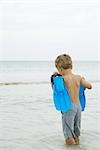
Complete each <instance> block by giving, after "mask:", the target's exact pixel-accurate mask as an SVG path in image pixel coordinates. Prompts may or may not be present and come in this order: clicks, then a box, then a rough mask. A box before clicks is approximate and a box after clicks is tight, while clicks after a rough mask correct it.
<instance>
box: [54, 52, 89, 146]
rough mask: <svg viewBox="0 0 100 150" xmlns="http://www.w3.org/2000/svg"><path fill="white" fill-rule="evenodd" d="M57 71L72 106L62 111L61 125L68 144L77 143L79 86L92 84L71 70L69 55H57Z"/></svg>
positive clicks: (78, 131) (78, 133) (79, 122)
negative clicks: (61, 77)
mask: <svg viewBox="0 0 100 150" xmlns="http://www.w3.org/2000/svg"><path fill="white" fill-rule="evenodd" d="M55 66H56V68H57V70H58V72H55V73H54V74H57V73H59V74H60V75H62V76H63V78H64V82H65V85H66V88H67V89H68V92H69V95H70V99H71V102H72V108H71V110H70V111H68V112H64V113H62V126H63V132H64V137H65V141H66V143H67V144H68V145H72V144H79V136H80V125H81V106H80V102H79V88H80V84H82V85H83V86H84V87H85V88H88V89H91V88H92V85H91V84H90V83H89V82H87V81H86V80H85V79H84V78H83V77H81V76H80V75H76V74H74V73H73V72H72V60H71V57H70V56H69V55H66V54H62V55H59V56H58V57H57V58H56V60H55Z"/></svg>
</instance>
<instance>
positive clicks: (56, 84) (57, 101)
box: [51, 75, 86, 112]
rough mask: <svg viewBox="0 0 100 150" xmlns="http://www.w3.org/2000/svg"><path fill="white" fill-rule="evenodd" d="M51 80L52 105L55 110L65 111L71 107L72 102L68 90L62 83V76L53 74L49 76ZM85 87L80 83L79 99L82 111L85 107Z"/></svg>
mask: <svg viewBox="0 0 100 150" xmlns="http://www.w3.org/2000/svg"><path fill="white" fill-rule="evenodd" d="M51 82H52V86H53V100H54V105H55V107H56V109H57V110H59V111H61V112H67V111H69V110H70V109H71V107H72V103H71V99H70V96H69V93H68V90H67V88H66V86H65V84H64V80H63V77H62V76H61V75H58V76H57V75H56V76H55V75H53V76H52V77H51ZM84 90H85V88H84V87H83V86H82V85H81V86H80V91H79V100H80V104H81V108H82V111H84V109H85V104H86V99H85V93H84Z"/></svg>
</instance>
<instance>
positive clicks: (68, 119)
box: [62, 107, 76, 145]
mask: <svg viewBox="0 0 100 150" xmlns="http://www.w3.org/2000/svg"><path fill="white" fill-rule="evenodd" d="M73 109H74V107H72V109H71V110H70V111H68V112H65V113H62V126H63V133H64V137H65V141H66V143H67V144H69V145H71V144H74V143H75V140H74V138H75V134H74V118H75V115H76V111H75V109H74V111H73Z"/></svg>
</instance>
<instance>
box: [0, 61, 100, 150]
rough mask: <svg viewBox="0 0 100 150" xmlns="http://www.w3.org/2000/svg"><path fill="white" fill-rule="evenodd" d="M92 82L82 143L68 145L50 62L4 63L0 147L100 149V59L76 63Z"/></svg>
mask: <svg viewBox="0 0 100 150" xmlns="http://www.w3.org/2000/svg"><path fill="white" fill-rule="evenodd" d="M73 70H74V72H75V73H78V74H81V75H82V76H84V77H85V78H86V79H87V80H88V81H90V82H91V84H92V86H93V89H92V90H86V98H87V104H86V109H85V111H84V112H82V124H81V137H80V139H81V141H80V145H78V146H76V145H74V146H66V145H65V141H64V137H63V132H62V124H61V114H60V112H58V111H56V110H55V107H54V105H53V100H52V88H51V85H50V76H51V74H52V73H53V72H54V71H56V69H55V67H54V62H49V61H18V62H17V61H1V62H0V150H100V91H99V89H100V62H74V64H73Z"/></svg>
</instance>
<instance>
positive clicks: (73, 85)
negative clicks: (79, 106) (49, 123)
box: [63, 74, 81, 103]
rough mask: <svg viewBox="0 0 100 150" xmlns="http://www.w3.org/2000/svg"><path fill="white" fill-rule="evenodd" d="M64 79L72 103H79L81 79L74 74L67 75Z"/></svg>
mask: <svg viewBox="0 0 100 150" xmlns="http://www.w3.org/2000/svg"><path fill="white" fill-rule="evenodd" d="M63 77H64V81H65V85H66V88H67V89H68V92H69V95H70V98H71V100H72V102H73V103H77V102H79V88H80V83H81V77H80V76H79V75H74V74H69V75H65V76H63Z"/></svg>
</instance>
